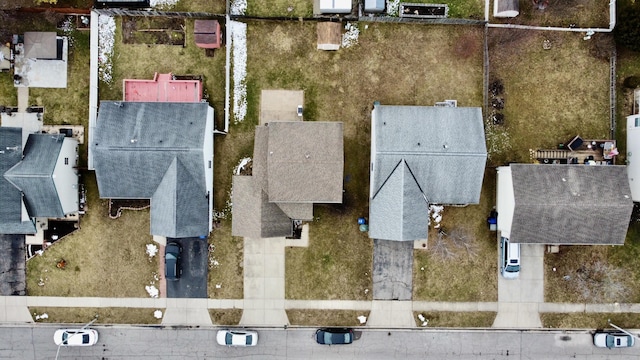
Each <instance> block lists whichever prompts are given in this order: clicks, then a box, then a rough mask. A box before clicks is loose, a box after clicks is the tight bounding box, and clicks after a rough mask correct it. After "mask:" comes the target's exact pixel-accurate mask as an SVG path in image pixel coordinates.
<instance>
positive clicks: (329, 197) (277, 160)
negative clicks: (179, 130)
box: [232, 121, 344, 238]
mask: <svg viewBox="0 0 640 360" xmlns="http://www.w3.org/2000/svg"><path fill="white" fill-rule="evenodd" d="M343 174H344V150H343V136H342V123H340V122H315V121H314V122H305V121H282V122H280V121H276V122H270V123H267V124H265V125H262V126H258V127H256V133H255V144H254V152H253V164H252V176H234V177H233V209H232V211H233V222H232V234H233V235H234V236H244V237H252V238H269V237H284V236H291V235H292V231H293V227H292V226H293V225H292V221H293V220H312V219H313V204H314V203H342V193H343V187H342V179H343Z"/></svg>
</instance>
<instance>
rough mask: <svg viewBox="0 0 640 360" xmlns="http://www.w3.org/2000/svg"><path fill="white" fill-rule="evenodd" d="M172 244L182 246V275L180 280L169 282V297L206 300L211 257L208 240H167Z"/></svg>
mask: <svg viewBox="0 0 640 360" xmlns="http://www.w3.org/2000/svg"><path fill="white" fill-rule="evenodd" d="M170 242H177V243H179V244H180V246H182V256H181V264H182V265H181V266H182V275H181V276H180V279H178V280H175V281H169V280H167V297H169V298H206V297H207V278H208V276H207V270H208V268H207V264H208V256H209V253H208V250H207V246H208V244H207V239H200V238H181V239H172V238H169V239H167V243H170Z"/></svg>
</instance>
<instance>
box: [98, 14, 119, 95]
mask: <svg viewBox="0 0 640 360" xmlns="http://www.w3.org/2000/svg"><path fill="white" fill-rule="evenodd" d="M115 33H116V21H115V19H114V18H113V17H111V16H107V15H100V16H98V74H99V77H100V80H102V81H104V82H106V83H107V84H110V83H111V81H112V80H113V78H112V77H111V71H112V70H113V63H112V62H111V57H112V56H113V44H114V37H115Z"/></svg>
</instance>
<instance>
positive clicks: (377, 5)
mask: <svg viewBox="0 0 640 360" xmlns="http://www.w3.org/2000/svg"><path fill="white" fill-rule="evenodd" d="M385 3H386V1H385V0H364V11H365V12H368V13H380V12H383V11H384V7H385Z"/></svg>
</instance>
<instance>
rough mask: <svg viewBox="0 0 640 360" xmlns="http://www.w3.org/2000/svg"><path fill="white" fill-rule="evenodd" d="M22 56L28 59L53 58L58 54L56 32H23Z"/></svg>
mask: <svg viewBox="0 0 640 360" xmlns="http://www.w3.org/2000/svg"><path fill="white" fill-rule="evenodd" d="M24 56H25V57H26V58H30V59H55V58H56V57H57V56H58V42H57V40H56V33H55V32H26V33H24Z"/></svg>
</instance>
